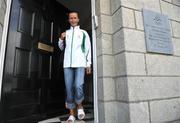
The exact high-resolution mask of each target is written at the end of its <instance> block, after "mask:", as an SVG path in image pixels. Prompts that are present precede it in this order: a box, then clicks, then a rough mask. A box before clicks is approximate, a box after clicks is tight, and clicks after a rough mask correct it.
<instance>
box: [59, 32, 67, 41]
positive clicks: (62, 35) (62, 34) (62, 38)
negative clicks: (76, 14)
mask: <svg viewBox="0 0 180 123" xmlns="http://www.w3.org/2000/svg"><path fill="white" fill-rule="evenodd" d="M65 37H66V32H63V33H61V36H60V38H61V40H64V38H65Z"/></svg>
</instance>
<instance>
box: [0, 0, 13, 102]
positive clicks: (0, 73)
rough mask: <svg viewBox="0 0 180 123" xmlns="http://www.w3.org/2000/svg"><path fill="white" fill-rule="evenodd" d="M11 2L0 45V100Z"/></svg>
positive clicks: (9, 1)
mask: <svg viewBox="0 0 180 123" xmlns="http://www.w3.org/2000/svg"><path fill="white" fill-rule="evenodd" d="M11 4H12V0H7V3H6V13H5V16H4V26H3V32H2V39H1V47H0V59H1V60H0V101H1V96H2V80H3V71H4V61H5V53H6V43H7V36H8V29H9V19H10V12H11Z"/></svg>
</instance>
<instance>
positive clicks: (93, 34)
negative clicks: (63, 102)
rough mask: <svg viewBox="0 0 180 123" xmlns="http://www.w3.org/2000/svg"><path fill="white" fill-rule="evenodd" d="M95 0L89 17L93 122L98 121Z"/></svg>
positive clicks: (97, 122) (92, 2)
mask: <svg viewBox="0 0 180 123" xmlns="http://www.w3.org/2000/svg"><path fill="white" fill-rule="evenodd" d="M95 2H96V1H95V0H91V10H92V11H91V19H92V44H93V86H94V87H93V91H94V123H99V116H98V95H97V94H98V93H97V53H96V49H97V47H96V30H95V28H96V27H95V22H94V20H93V17H95V16H96V13H95V8H96V6H95Z"/></svg>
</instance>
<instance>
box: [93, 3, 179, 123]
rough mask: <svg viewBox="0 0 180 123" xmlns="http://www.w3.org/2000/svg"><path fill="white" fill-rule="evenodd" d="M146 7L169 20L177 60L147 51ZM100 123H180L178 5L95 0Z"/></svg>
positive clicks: (174, 56)
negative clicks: (143, 12)
mask: <svg viewBox="0 0 180 123" xmlns="http://www.w3.org/2000/svg"><path fill="white" fill-rule="evenodd" d="M142 8H146V9H149V10H152V11H155V12H159V13H162V14H166V15H168V16H169V18H170V25H171V32H172V40H173V47H174V54H173V55H163V54H156V53H148V52H146V44H145V34H144V26H143V17H142ZM96 14H97V15H98V17H99V27H98V29H97V50H98V56H97V59H98V101H99V118H100V119H99V121H100V123H162V122H173V121H174V122H180V1H179V0H96Z"/></svg>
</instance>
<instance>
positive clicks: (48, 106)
mask: <svg viewBox="0 0 180 123" xmlns="http://www.w3.org/2000/svg"><path fill="white" fill-rule="evenodd" d="M50 1H51V0H13V1H12V9H11V15H10V24H9V33H8V39H7V48H6V58H5V66H4V76H3V88H2V99H1V109H0V110H1V119H0V120H1V123H4V122H5V123H6V122H13V123H15V122H17V123H21V122H22V123H25V122H28V123H30V122H37V121H38V120H39V119H41V118H42V116H44V118H45V117H48V116H51V115H59V114H58V113H61V112H62V111H64V94H65V93H64V89H65V88H64V78H63V69H62V64H61V63H59V60H60V59H59V55H60V53H61V52H60V51H59V50H58V49H57V42H56V41H55V40H57V32H54V31H53V33H52V22H54V26H55V27H56V28H57V27H58V28H60V27H59V24H58V22H57V20H56V17H54V15H55V9H54V7H55V5H56V4H57V3H51V2H50ZM61 7H62V6H61ZM61 9H62V10H64V13H65V8H63V7H62V8H61ZM60 14H61V13H60ZM62 14H63V12H62ZM62 18H63V15H62ZM62 20H63V19H62ZM56 24H57V26H56ZM56 28H54V30H55V29H56ZM52 34H53V35H56V37H51V36H52ZM51 39H52V40H51ZM39 42H41V43H43V44H46V45H49V46H54V52H47V51H43V50H39V49H38V43H39ZM57 56H58V57H57ZM58 71H59V72H58Z"/></svg>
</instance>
